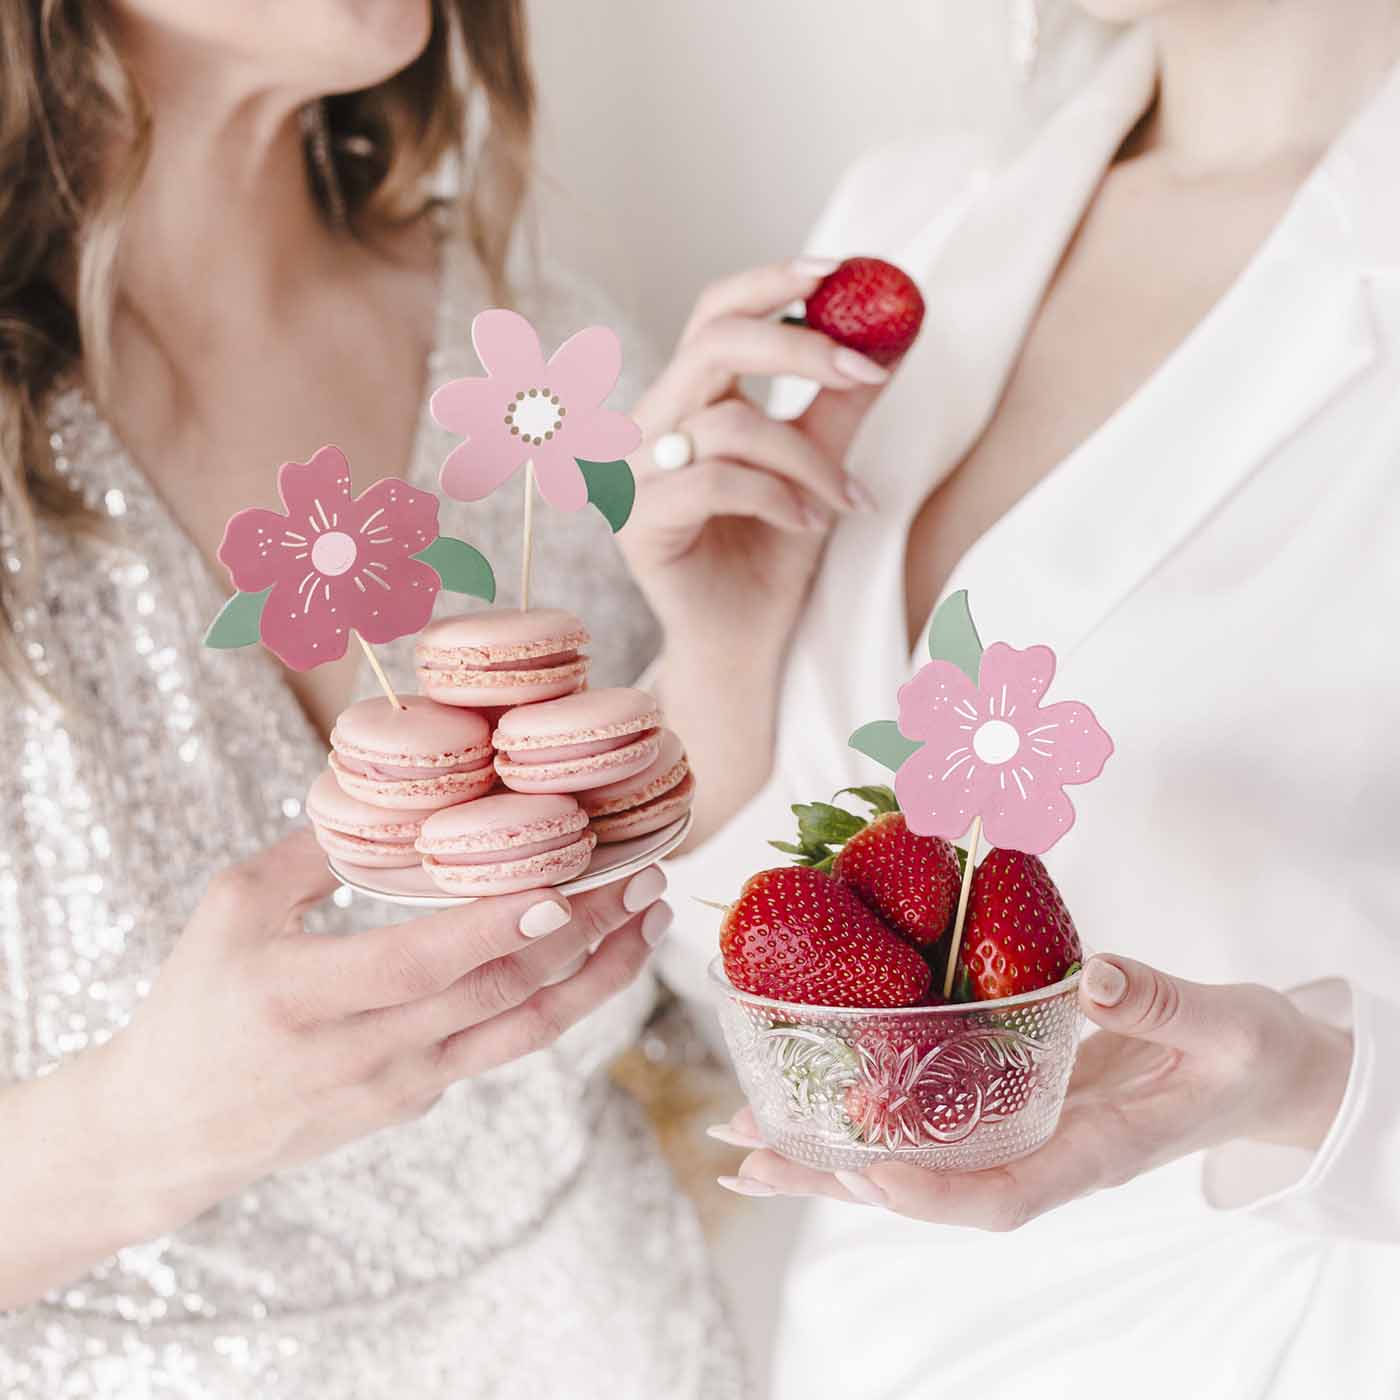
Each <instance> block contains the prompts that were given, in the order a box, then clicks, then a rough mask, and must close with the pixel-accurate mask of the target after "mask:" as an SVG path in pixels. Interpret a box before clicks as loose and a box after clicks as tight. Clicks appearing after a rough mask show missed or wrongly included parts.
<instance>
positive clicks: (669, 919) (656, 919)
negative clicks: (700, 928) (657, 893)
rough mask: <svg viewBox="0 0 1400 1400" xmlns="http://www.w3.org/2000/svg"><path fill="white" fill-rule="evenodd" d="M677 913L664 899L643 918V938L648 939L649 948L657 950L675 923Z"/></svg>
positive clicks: (658, 901)
mask: <svg viewBox="0 0 1400 1400" xmlns="http://www.w3.org/2000/svg"><path fill="white" fill-rule="evenodd" d="M675 917H676V916H675V913H674V912H673V911H672V909H671V906H670V905H669V904H667V903H666V901H665V900H664V899H659V900H657V901H656V903H655V904H653V905H652V906H651V908H650V909H648V910H647V912H646V913H645V914H644V915H643V916H642V937H643V938H644V939H646V942H647V946H648V947H650V948H655V947H656V945H657V944H658V943H660V942H661V940H662V939H663V938H665V937H666V931H667V930H668V929H669V928H670V927H671V925H672V923H673V922H674V921H675Z"/></svg>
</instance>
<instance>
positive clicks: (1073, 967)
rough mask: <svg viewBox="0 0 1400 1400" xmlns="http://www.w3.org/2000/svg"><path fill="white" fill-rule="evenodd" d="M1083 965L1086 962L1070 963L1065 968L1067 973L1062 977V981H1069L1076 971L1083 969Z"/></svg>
mask: <svg viewBox="0 0 1400 1400" xmlns="http://www.w3.org/2000/svg"><path fill="white" fill-rule="evenodd" d="M1083 967H1084V964H1083V963H1082V962H1072V963H1070V965H1069V966H1068V967H1067V968H1065V975H1064V976H1063V977H1062V978H1060V981H1062V982H1068V981H1069V979H1070V978H1071V977H1073V976H1074V974H1075V973H1076V972H1079V971H1081V970H1082V969H1083Z"/></svg>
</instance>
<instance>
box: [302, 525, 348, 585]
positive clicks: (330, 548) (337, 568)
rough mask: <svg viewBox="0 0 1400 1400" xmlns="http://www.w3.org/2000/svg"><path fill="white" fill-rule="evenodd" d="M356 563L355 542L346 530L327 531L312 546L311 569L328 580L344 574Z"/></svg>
mask: <svg viewBox="0 0 1400 1400" xmlns="http://www.w3.org/2000/svg"><path fill="white" fill-rule="evenodd" d="M354 562H355V541H354V540H353V539H351V538H350V536H349V535H347V534H346V533H345V531H344V530H327V531H326V533H325V534H324V535H317V536H316V543H315V544H313V545H312V546H311V567H312V568H313V569H315V570H316V572H317V573H320V574H325V576H326V577H327V578H335V577H336V576H337V575H338V574H343V573H344V572H345V571H346V570H347V569H349V568H350V567H351V566H352V565H353V564H354Z"/></svg>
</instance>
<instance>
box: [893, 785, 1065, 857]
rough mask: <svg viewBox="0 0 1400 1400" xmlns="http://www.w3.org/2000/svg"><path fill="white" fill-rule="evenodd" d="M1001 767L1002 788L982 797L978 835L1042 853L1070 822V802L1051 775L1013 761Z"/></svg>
mask: <svg viewBox="0 0 1400 1400" xmlns="http://www.w3.org/2000/svg"><path fill="white" fill-rule="evenodd" d="M1003 766H1004V767H1005V768H1006V787H1005V788H1001V787H1000V786H999V785H998V788H997V790H996V792H995V794H994V795H991V796H989V797H986V798H984V799H983V809H982V834H983V835H984V836H985V837H986V838H987V841H988V843H989V844H990V845H993V846H1000V847H1001V848H1002V849H1003V850H1007V851H1024V852H1025V853H1026V854H1027V855H1031V856H1038V855H1042V854H1043V853H1044V852H1046V851H1048V850H1049V849H1050V847H1051V846H1053V845H1054V844H1055V842H1056V841H1058V840H1059V839H1060V837H1061V836H1063V835H1064V834H1065V832H1067V831H1068V830H1069V829H1070V827H1072V826H1073V825H1074V805H1073V803H1071V802H1070V800H1069V798H1068V797H1066V796H1065V792H1064V789H1063V788H1062V787H1061V786H1060V785H1059V783H1058V782H1056V781H1055V780H1054V779H1053V778H1050V779H1048V780H1047V778H1046V777H1045V776H1044V775H1035V774H1031V773H1030V770H1029V769H1027V768H1025V767H1019V768H1018V767H1017V766H1016V765H1014V764H1006V765H1003ZM1013 769H1015V775H1014V777H1013ZM983 771H984V772H988V771H990V772H995V771H996V770H995V769H991V770H987V769H984V770H983ZM1015 778H1019V779H1020V782H1019V783H1017V782H1016V781H1015ZM1023 793H1024V795H1023ZM910 825H911V826H912V825H913V823H910Z"/></svg>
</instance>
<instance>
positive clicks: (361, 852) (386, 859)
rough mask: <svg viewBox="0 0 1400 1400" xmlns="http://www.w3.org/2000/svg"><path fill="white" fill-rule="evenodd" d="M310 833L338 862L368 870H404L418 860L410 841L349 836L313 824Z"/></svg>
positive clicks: (415, 850)
mask: <svg viewBox="0 0 1400 1400" xmlns="http://www.w3.org/2000/svg"><path fill="white" fill-rule="evenodd" d="M311 830H312V831H313V832H314V833H315V835H316V841H317V844H318V845H319V846H320V847H321V849H322V850H323V851H324V852H325V853H326V854H327V855H328V856H331V857H332V858H333V859H335V860H336V861H338V862H344V863H347V864H350V865H361V866H364V867H365V868H366V869H368V870H403V869H407V868H408V867H409V866H411V865H417V864H418V861H419V855H418V851H417V849H416V848H415V847H414V844H413V841H412V840H411V839H410V840H409V841H408V842H406V843H405V842H391V841H375V840H374V839H372V838H365V837H356V836H346V835H344V834H343V833H342V832H339V831H333V830H331V828H330V827H326V826H320V825H319V824H318V823H316V822H314V821H313V822H312V823H311Z"/></svg>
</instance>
